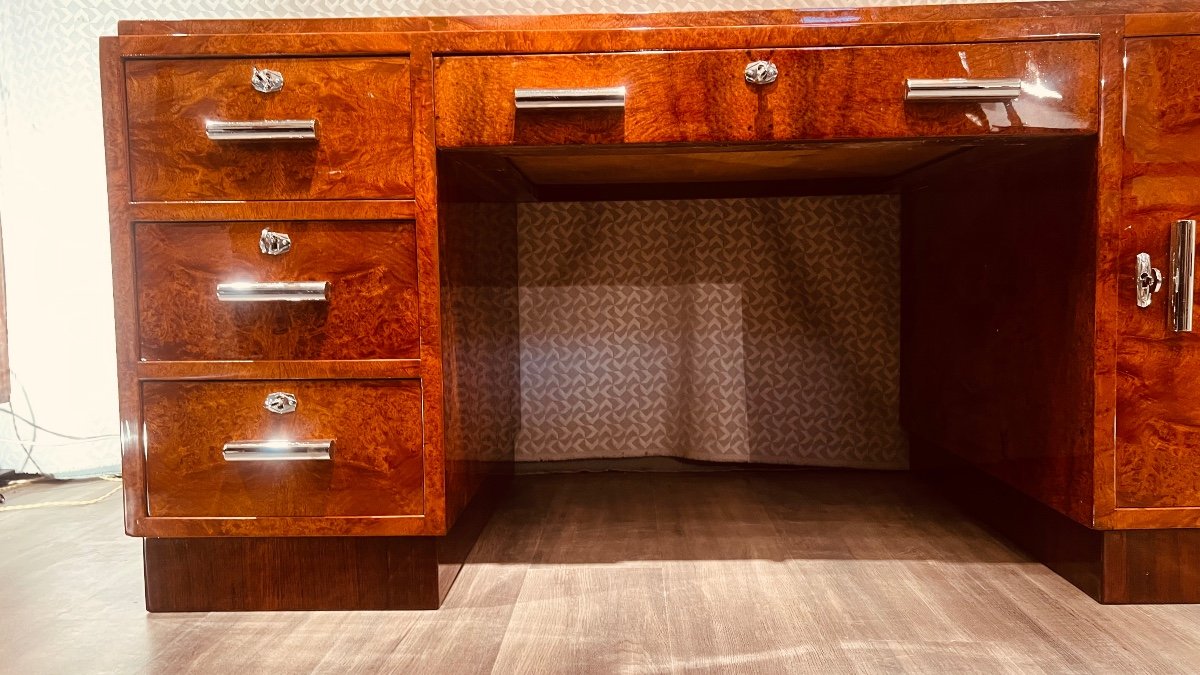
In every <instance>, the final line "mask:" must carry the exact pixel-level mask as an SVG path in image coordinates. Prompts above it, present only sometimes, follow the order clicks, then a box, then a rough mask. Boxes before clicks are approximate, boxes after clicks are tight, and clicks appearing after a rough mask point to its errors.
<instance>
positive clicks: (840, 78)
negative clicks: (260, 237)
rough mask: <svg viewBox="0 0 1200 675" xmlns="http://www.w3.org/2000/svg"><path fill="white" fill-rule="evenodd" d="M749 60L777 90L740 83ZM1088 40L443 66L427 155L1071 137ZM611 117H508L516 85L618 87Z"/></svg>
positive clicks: (1082, 107)
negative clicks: (942, 84) (473, 150)
mask: <svg viewBox="0 0 1200 675" xmlns="http://www.w3.org/2000/svg"><path fill="white" fill-rule="evenodd" d="M755 60H769V61H771V62H772V63H774V64H775V65H776V66H777V68H778V70H779V75H778V79H777V80H776V81H775V82H774V83H773V84H769V85H753V84H749V83H747V82H746V81H745V74H744V70H745V67H746V65H747V64H748V63H750V62H751V61H755ZM1096 68H1097V47H1096V43H1095V42H1091V41H1074V42H1039V43H1015V44H997V45H945V46H910V47H862V48H846V49H831V50H787V49H779V50H728V51H708V52H706V51H699V52H666V53H633V54H577V55H576V54H570V55H550V56H490V57H446V58H443V59H440V60H439V62H438V67H437V72H436V76H435V97H436V98H437V100H438V101H439V103H438V108H437V110H438V127H437V131H438V138H437V142H438V145H439V147H448V148H453V147H473V146H498V145H547V144H613V143H684V142H695V143H705V142H725V141H786V140H802V139H836V138H845V139H861V138H896V137H909V136H920V137H931V136H932V137H944V136H976V135H991V134H1013V135H1023V134H1039V133H1047V132H1052V133H1082V132H1087V131H1090V130H1093V129H1094V128H1095V126H1096V87H1097V79H1098V78H1097V76H1096V72H1097V71H1096ZM950 77H973V78H997V77H1020V78H1023V80H1024V81H1025V82H1026V83H1027V86H1026V88H1025V91H1023V92H1022V94H1021V95H1020V96H1019V97H1018V98H1017V99H1016V100H1014V101H1012V102H1011V103H1003V102H990V103H981V102H970V101H966V102H949V103H948V102H916V101H905V86H906V79H907V78H950ZM618 86H623V87H625V89H626V94H625V107H624V108H599V109H594V110H585V111H577V110H561V109H551V110H517V109H516V108H515V103H514V97H513V92H514V90H515V89H518V88H534V89H537V88H579V87H618Z"/></svg>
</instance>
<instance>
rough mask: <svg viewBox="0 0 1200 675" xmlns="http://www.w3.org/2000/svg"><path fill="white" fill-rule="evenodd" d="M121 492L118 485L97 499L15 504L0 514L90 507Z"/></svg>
mask: <svg viewBox="0 0 1200 675" xmlns="http://www.w3.org/2000/svg"><path fill="white" fill-rule="evenodd" d="M120 491H121V486H120V485H118V486H117V487H115V488H113V489H111V490H109V491H108V492H105V493H104V494H103V495H100V496H99V497H96V498H95V499H82V500H79V501H65V502H37V503H36V504H13V505H12V506H0V513H3V512H5V511H27V510H29V509H45V508H50V507H52V506H90V505H92V504H99V503H100V502H102V501H104V500H105V499H108V498H109V497H111V496H113V495H115V494H117V493H118V492H120Z"/></svg>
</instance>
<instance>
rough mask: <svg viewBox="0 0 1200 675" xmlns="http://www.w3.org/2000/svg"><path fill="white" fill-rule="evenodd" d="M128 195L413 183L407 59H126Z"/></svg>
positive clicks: (222, 195) (313, 192) (398, 191)
mask: <svg viewBox="0 0 1200 675" xmlns="http://www.w3.org/2000/svg"><path fill="white" fill-rule="evenodd" d="M125 74H126V80H125V87H126V91H127V93H128V100H127V113H128V119H129V169H130V173H129V180H130V192H131V197H132V199H133V200H134V201H192V200H201V201H210V200H277V199H396V198H403V197H408V196H411V195H412V194H413V150H412V120H411V117H412V110H411V104H410V92H411V89H412V83H411V82H410V78H409V66H408V59H407V58H403V57H387V58H358V57H353V58H351V57H339V58H280V57H262V58H254V59H145V60H142V59H138V60H132V61H128V62H126V65H125Z"/></svg>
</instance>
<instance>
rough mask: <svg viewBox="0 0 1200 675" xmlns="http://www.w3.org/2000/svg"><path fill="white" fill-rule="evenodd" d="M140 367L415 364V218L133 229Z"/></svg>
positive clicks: (160, 225)
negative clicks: (319, 362)
mask: <svg viewBox="0 0 1200 675" xmlns="http://www.w3.org/2000/svg"><path fill="white" fill-rule="evenodd" d="M134 237H135V245H136V251H137V302H138V334H139V337H140V342H141V345H140V357H141V359H142V360H144V361H208V360H251V359H253V360H293V359H295V360H303V359H416V358H419V356H420V353H419V352H420V337H419V334H418V319H417V251H416V235H415V233H414V229H413V223H412V221H279V222H276V221H271V222H216V223H138V224H137V225H136V231H135V235H134Z"/></svg>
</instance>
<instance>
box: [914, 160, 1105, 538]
mask: <svg viewBox="0 0 1200 675" xmlns="http://www.w3.org/2000/svg"><path fill="white" fill-rule="evenodd" d="M992 150H993V151H992V152H984V149H983V148H977V149H975V150H974V151H972V152H970V153H964V154H961V155H956V156H955V157H953V158H951V159H950V160H947V161H945V162H942V163H940V164H938V165H935V166H932V167H930V168H929V170H928V171H926V172H924V173H921V174H919V175H914V176H912V177H911V178H910V181H909V182H908V184H907V185H906V186H905V189H904V192H903V200H902V204H901V213H902V218H903V228H904V229H903V230H902V234H901V245H902V260H901V266H902V267H901V276H902V277H903V279H904V284H903V285H902V307H903V309H902V311H901V417H902V420H903V424H904V427H905V430H906V431H907V432H909V434H911V435H914V436H917V437H921V438H925V439H927V440H929V441H932V442H935V443H937V444H938V445H939V446H941V447H944V448H947V449H949V450H950V451H952V452H954V453H957V454H958V456H960V457H962V458H963V459H964V460H966V461H968V462H970V463H972V464H973V465H974V466H976V467H979V468H981V469H982V470H984V471H986V472H988V473H990V474H992V475H994V476H996V477H998V478H1000V479H1002V480H1004V481H1006V482H1008V483H1009V484H1010V485H1013V486H1014V487H1016V488H1018V489H1020V490H1022V491H1024V492H1025V493H1026V494H1029V495H1031V496H1033V497H1034V498H1036V499H1038V500H1040V501H1041V502H1043V503H1045V504H1049V505H1050V506H1052V507H1054V508H1055V509H1057V510H1059V511H1060V512H1062V513H1065V514H1067V515H1069V516H1070V517H1072V518H1074V519H1075V520H1077V521H1078V522H1080V523H1083V524H1085V525H1089V526H1090V525H1091V524H1092V503H1093V483H1092V462H1093V456H1092V452H1093V440H1094V437H1093V424H1094V423H1095V422H1094V416H1093V415H1094V410H1093V400H1094V388H1095V386H1096V385H1095V380H1094V375H1095V370H1094V368H1095V367H1094V363H1093V354H1094V342H1095V340H1096V337H1095V335H1094V334H1093V330H1094V322H1095V317H1094V309H1095V302H1096V301H1095V266H1096V258H1095V250H1096V243H1095V231H1096V220H1095V217H1096V216H1095V212H1096V206H1095V199H1094V192H1093V190H1094V184H1095V170H1096V169H1095V155H1096V149H1095V146H1094V144H1093V143H1092V142H1091V141H1088V140H1079V141H1073V142H1060V143H1059V144H1058V145H1057V146H1053V147H1041V148H1035V147H1034V146H1033V145H1032V144H1031V145H1030V146H1028V147H1026V148H999V147H997V148H994V149H992ZM964 224H969V225H968V226H964ZM914 461H918V458H916V457H915V456H914Z"/></svg>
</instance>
